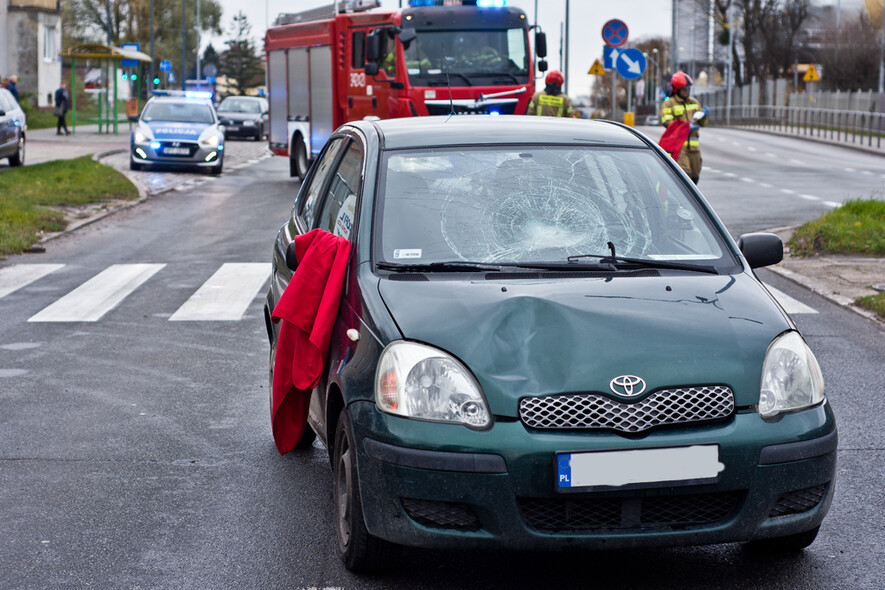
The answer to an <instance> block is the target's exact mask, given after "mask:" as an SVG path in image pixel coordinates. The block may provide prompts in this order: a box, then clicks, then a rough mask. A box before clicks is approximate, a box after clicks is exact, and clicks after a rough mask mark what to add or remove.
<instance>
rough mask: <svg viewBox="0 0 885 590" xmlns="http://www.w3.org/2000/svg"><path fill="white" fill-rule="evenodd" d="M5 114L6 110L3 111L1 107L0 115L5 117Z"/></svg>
mask: <svg viewBox="0 0 885 590" xmlns="http://www.w3.org/2000/svg"><path fill="white" fill-rule="evenodd" d="M5 116H6V111H4V110H3V109H0V117H5Z"/></svg>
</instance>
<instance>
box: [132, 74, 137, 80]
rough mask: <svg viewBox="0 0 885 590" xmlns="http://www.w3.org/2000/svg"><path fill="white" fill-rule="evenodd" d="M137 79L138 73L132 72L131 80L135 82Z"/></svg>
mask: <svg viewBox="0 0 885 590" xmlns="http://www.w3.org/2000/svg"><path fill="white" fill-rule="evenodd" d="M136 80H138V74H132V81H133V82H135V81H136Z"/></svg>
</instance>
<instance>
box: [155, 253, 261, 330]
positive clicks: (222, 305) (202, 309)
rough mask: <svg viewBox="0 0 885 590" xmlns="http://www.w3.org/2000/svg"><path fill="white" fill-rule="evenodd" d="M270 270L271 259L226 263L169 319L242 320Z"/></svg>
mask: <svg viewBox="0 0 885 590" xmlns="http://www.w3.org/2000/svg"><path fill="white" fill-rule="evenodd" d="M270 271H271V265H270V263H269V262H257V263H255V262H253V263H234V262H229V263H225V264H224V265H222V267H221V268H220V269H218V271H217V272H216V273H215V274H214V275H212V276H211V277H210V278H209V280H208V281H206V282H205V283H203V286H202V287H200V288H199V289H198V290H197V292H196V293H194V294H193V295H191V298H190V299H188V300H187V301H185V303H184V305H182V306H181V307H180V308H178V311H176V312H175V313H174V314H172V317H171V318H169V321H170V322H188V321H196V322H199V321H203V322H208V321H237V320H240V319H242V318H243V314H245V313H246V309H247V308H248V307H249V304H250V303H251V302H252V300H253V299H255V296H256V295H258V292H259V291H260V290H261V287H263V286H264V283H265V282H266V281H267V279H268V277H269V276H270Z"/></svg>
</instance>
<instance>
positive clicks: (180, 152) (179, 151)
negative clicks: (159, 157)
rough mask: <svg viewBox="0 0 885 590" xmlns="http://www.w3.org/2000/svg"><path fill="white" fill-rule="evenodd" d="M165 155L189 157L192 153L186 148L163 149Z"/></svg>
mask: <svg viewBox="0 0 885 590" xmlns="http://www.w3.org/2000/svg"><path fill="white" fill-rule="evenodd" d="M163 153H164V154H166V155H167V156H189V155H190V154H191V151H190V149H188V148H185V147H167V148H163Z"/></svg>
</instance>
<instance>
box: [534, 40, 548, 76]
mask: <svg viewBox="0 0 885 590" xmlns="http://www.w3.org/2000/svg"><path fill="white" fill-rule="evenodd" d="M535 55H537V56H538V57H542V58H543V57H547V33H543V32H541V31H537V32H535ZM544 69H547V68H544ZM541 71H542V72H543V71H544V70H541Z"/></svg>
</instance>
